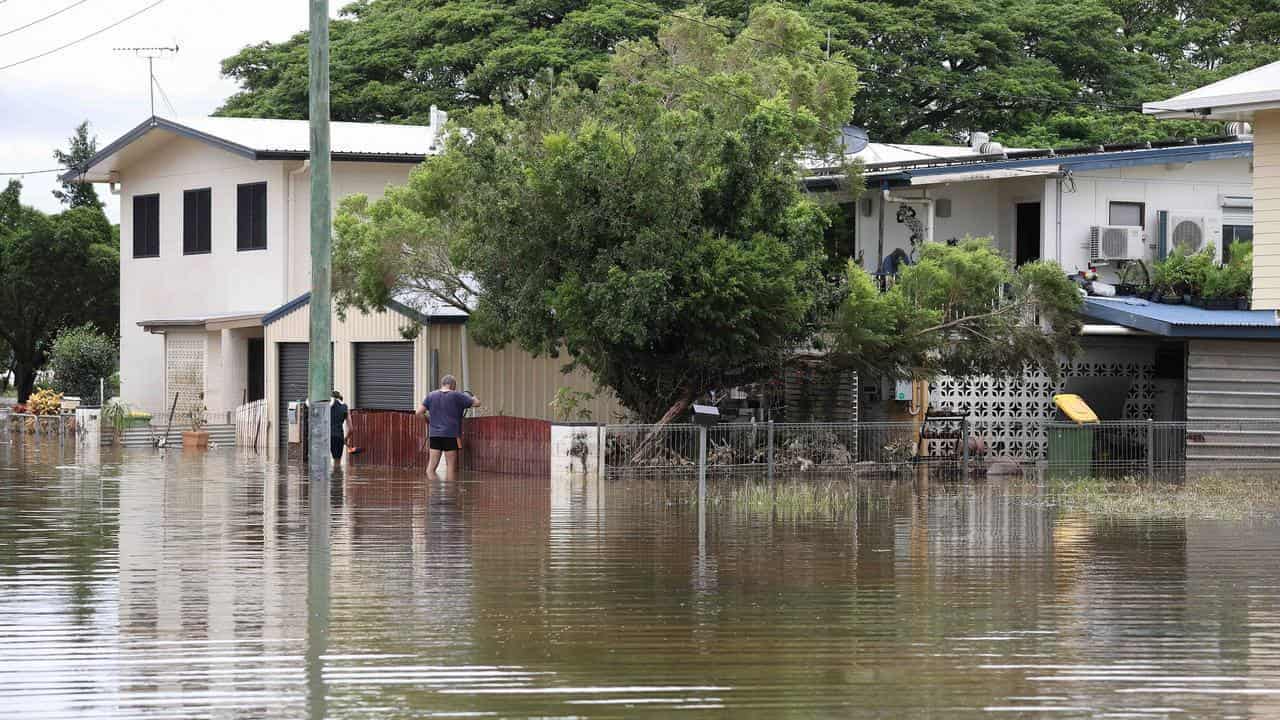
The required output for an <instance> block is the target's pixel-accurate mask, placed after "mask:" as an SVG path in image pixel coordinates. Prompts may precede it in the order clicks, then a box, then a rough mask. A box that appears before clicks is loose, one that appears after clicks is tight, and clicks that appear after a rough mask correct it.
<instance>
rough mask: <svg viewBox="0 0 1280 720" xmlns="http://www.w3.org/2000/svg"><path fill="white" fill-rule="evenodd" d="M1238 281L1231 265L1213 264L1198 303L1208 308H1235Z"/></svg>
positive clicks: (1205, 278)
mask: <svg viewBox="0 0 1280 720" xmlns="http://www.w3.org/2000/svg"><path fill="white" fill-rule="evenodd" d="M1236 292H1237V290H1236V283H1235V279H1234V278H1233V276H1232V270H1231V267H1230V266H1227V265H1222V266H1211V267H1210V268H1209V270H1208V272H1206V273H1205V275H1204V284H1203V285H1202V286H1201V288H1200V295H1199V297H1198V298H1196V299H1197V302H1196V304H1197V305H1199V306H1200V307H1202V308H1205V309H1206V310H1233V309H1235V306H1236Z"/></svg>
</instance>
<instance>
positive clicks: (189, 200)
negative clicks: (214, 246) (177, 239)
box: [182, 188, 213, 255]
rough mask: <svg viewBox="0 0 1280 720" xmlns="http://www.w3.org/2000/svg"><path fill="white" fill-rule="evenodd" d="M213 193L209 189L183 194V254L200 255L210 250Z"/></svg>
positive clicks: (188, 191)
mask: <svg viewBox="0 0 1280 720" xmlns="http://www.w3.org/2000/svg"><path fill="white" fill-rule="evenodd" d="M212 200H213V198H212V192H211V191H210V190H209V188H204V189H201V190H187V191H186V192H184V193H182V253H183V254H184V255H200V254H203V253H207V252H209V250H210V237H211V235H212V233H211V230H210V222H211V221H210V217H209V216H210V208H211V205H212Z"/></svg>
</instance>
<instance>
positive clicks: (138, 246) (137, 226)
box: [133, 195, 160, 258]
mask: <svg viewBox="0 0 1280 720" xmlns="http://www.w3.org/2000/svg"><path fill="white" fill-rule="evenodd" d="M133 256H134V257H136V258H151V257H160V196H159V195H135V196H134V198H133Z"/></svg>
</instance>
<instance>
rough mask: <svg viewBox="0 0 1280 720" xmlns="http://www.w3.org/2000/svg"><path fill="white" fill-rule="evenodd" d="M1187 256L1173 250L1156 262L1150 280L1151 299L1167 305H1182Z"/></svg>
mask: <svg viewBox="0 0 1280 720" xmlns="http://www.w3.org/2000/svg"><path fill="white" fill-rule="evenodd" d="M1186 264H1187V256H1186V254H1185V253H1183V252H1182V251H1180V250H1174V251H1173V252H1172V253H1169V254H1168V255H1167V256H1165V257H1164V258H1162V259H1160V260H1158V261H1156V264H1155V273H1154V274H1153V276H1152V278H1151V285H1152V293H1151V299H1152V300H1153V301H1155V302H1162V303H1167V304H1169V305H1181V304H1182V285H1183V284H1184V283H1183V275H1184V269H1185V267H1186Z"/></svg>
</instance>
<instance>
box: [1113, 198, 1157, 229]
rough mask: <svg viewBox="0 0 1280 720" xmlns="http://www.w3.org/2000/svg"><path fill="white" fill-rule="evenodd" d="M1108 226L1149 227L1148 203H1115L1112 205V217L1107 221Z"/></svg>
mask: <svg viewBox="0 0 1280 720" xmlns="http://www.w3.org/2000/svg"><path fill="white" fill-rule="evenodd" d="M1107 224H1108V225H1129V226H1134V225H1136V226H1138V227H1146V226H1147V206H1146V203H1139V202H1113V203H1111V212H1110V217H1109V218H1108V219H1107Z"/></svg>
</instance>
